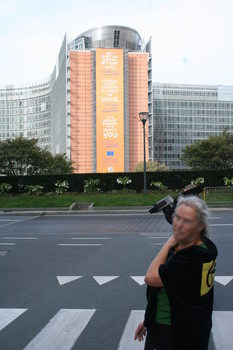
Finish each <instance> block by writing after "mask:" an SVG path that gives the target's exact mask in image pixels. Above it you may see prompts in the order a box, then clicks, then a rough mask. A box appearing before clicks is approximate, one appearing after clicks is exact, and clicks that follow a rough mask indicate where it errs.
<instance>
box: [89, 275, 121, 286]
mask: <svg viewBox="0 0 233 350" xmlns="http://www.w3.org/2000/svg"><path fill="white" fill-rule="evenodd" d="M118 277H119V276H93V278H94V280H96V282H97V283H98V284H99V285H100V286H101V285H102V284H105V283H108V282H110V281H113V280H115V279H116V278H118Z"/></svg>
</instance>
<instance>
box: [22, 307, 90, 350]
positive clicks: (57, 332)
mask: <svg viewBox="0 0 233 350" xmlns="http://www.w3.org/2000/svg"><path fill="white" fill-rule="evenodd" d="M95 311H96V310H95V309H92V310H79V309H61V310H59V311H58V312H57V314H56V315H55V316H54V317H53V318H52V319H51V320H50V321H49V323H48V324H47V325H46V326H45V327H44V328H43V329H42V330H41V331H40V333H38V334H37V336H36V337H35V338H34V339H32V341H31V342H30V343H29V344H28V345H27V346H26V347H25V348H24V350H42V349H43V350H70V349H71V348H72V347H73V345H74V343H75V342H76V340H77V339H78V337H79V336H80V334H81V333H82V331H83V330H84V328H85V327H86V325H87V324H88V322H89V321H90V319H91V318H92V316H93V314H94V313H95Z"/></svg>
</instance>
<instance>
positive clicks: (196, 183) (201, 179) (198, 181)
mask: <svg viewBox="0 0 233 350" xmlns="http://www.w3.org/2000/svg"><path fill="white" fill-rule="evenodd" d="M204 182H205V179H204V177H198V178H197V179H196V180H192V181H191V185H195V186H200V185H201V184H203V183H204Z"/></svg>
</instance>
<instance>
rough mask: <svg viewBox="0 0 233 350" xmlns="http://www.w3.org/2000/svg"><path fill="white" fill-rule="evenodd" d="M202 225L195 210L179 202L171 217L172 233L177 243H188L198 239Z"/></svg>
mask: <svg viewBox="0 0 233 350" xmlns="http://www.w3.org/2000/svg"><path fill="white" fill-rule="evenodd" d="M203 228H204V225H202V224H200V223H199V221H198V216H197V213H196V211H195V210H194V209H193V208H191V207H187V206H186V205H184V204H181V205H180V206H179V208H178V209H177V211H176V213H175V215H174V218H173V234H174V237H175V239H176V240H177V241H178V242H179V243H184V244H189V243H192V242H194V241H195V240H198V239H200V232H201V231H202V229H203Z"/></svg>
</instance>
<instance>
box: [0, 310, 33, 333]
mask: <svg viewBox="0 0 233 350" xmlns="http://www.w3.org/2000/svg"><path fill="white" fill-rule="evenodd" d="M25 311H27V309H0V331H1V330H2V329H3V328H5V327H6V326H7V325H8V324H10V323H11V322H12V321H14V320H15V319H16V318H17V317H19V316H20V315H22V314H23V313H24V312H25Z"/></svg>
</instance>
